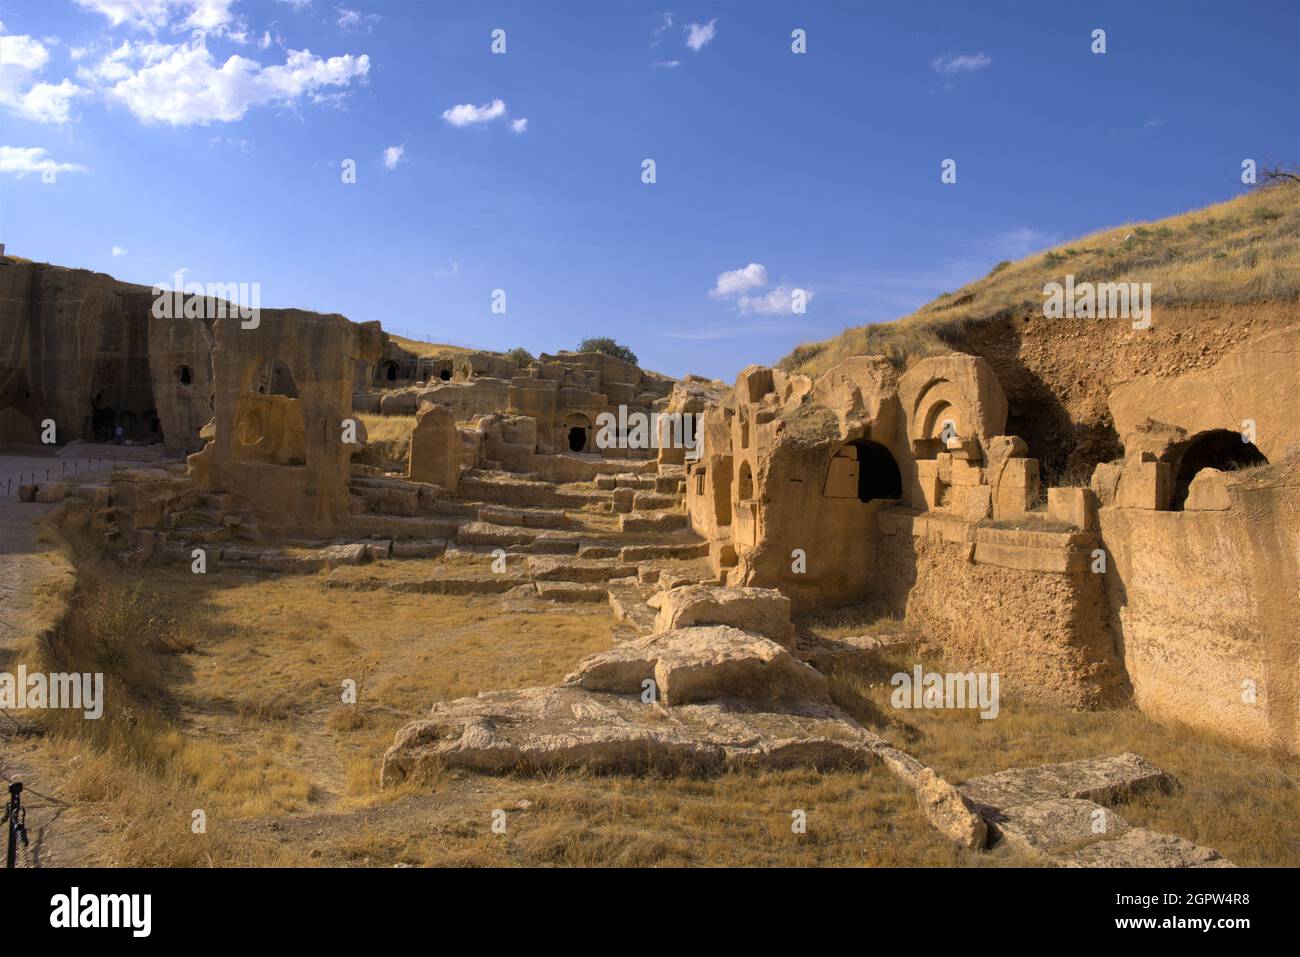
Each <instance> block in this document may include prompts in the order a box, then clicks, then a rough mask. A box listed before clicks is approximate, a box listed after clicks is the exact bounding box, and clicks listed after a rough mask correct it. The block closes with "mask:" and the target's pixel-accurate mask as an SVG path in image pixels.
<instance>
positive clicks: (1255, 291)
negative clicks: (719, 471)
mask: <svg viewBox="0 0 1300 957" xmlns="http://www.w3.org/2000/svg"><path fill="white" fill-rule="evenodd" d="M1067 274H1073V275H1074V277H1075V280H1076V282H1084V281H1090V282H1095V283H1096V282H1139V283H1146V282H1149V283H1151V289H1152V300H1153V302H1154V307H1155V309H1156V314H1157V317H1158V316H1159V310H1160V309H1161V308H1162V307H1166V306H1169V305H1174V304H1187V303H1251V302H1268V301H1278V300H1292V299H1295V298H1297V297H1298V296H1300V183H1297V182H1295V181H1289V180H1287V181H1278V182H1275V183H1274V184H1272V185H1270V186H1266V187H1261V188H1259V189H1256V190H1253V191H1252V192H1249V193H1246V194H1245V195H1243V196H1239V197H1237V198H1235V199H1232V200H1229V201H1227V202H1223V203H1218V204H1216V205H1214V206H1208V207H1206V208H1204V209H1199V210H1195V211H1192V212H1188V213H1184V214H1182V215H1180V216H1173V217H1170V218H1168V219H1162V220H1158V221H1156V222H1151V223H1128V224H1125V225H1122V226H1116V227H1114V228H1112V229H1106V230H1102V231H1101V232H1097V233H1093V234H1092V235H1090V236H1085V237H1083V238H1082V239H1077V240H1074V241H1072V242H1069V243H1065V244H1062V245H1059V246H1056V247H1053V248H1052V249H1049V250H1046V251H1045V252H1042V253H1037V254H1035V255H1032V256H1027V257H1025V258H1024V259H1022V260H1020V261H1019V262H1014V263H1013V262H1001V263H998V265H996V266H995V267H994V268H993V269H992V270H991V271H990V272H989V274H988V275H987V276H985V277H983V278H982V279H977V280H976V281H974V282H972V283H970V284H968V285H966V286H963V287H962V288H961V289H959V290H957V291H956V292H952V293H944V294H943V295H941V296H939V297H938V298H937V299H935V300H934V301H933V302H930V303H928V304H926V305H925V306H922V307H921V308H920V309H918V310H917V311H916V312H914V313H912V314H911V315H909V316H905V317H903V318H901V319H898V320H896V321H894V322H889V323H879V324H876V325H869V326H859V327H856V328H852V329H846V330H845V331H844V332H842V333H841V334H840V335H839V336H837V337H835V338H833V339H828V340H825V341H822V342H814V343H805V344H803V345H800V346H797V347H796V348H795V349H794V351H793V352H791V353H790V355H788V356H786V357H785V358H784V359H782V360H781V362H780V367H781V368H783V369H786V370H788V371H796V372H805V373H811V374H817V373H820V372H823V371H825V370H826V369H828V368H830V367H831V366H833V365H834V364H835V363H837V362H839V361H840V360H842V359H845V358H848V357H849V356H854V355H872V354H878V355H885V356H888V357H889V358H890V359H891V360H892V361H893V362H894V363H895V364H897V365H899V366H900V367H903V366H906V365H907V363H908V360H909V359H912V358H922V357H924V356H927V355H934V354H937V353H943V352H949V351H952V349H953V346H952V340H953V339H954V337H957V336H960V335H962V334H964V333H965V332H967V331H968V328H969V327H970V326H971V325H972V324H976V323H981V322H988V321H996V320H1006V319H1009V318H1013V317H1017V316H1025V315H1028V314H1037V315H1041V311H1042V305H1043V286H1044V284H1046V283H1049V282H1063V281H1064V277H1065V276H1066V275H1067Z"/></svg>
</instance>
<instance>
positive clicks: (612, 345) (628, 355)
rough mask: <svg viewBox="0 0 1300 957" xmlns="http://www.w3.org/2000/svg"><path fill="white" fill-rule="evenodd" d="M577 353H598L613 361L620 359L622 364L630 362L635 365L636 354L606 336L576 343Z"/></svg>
mask: <svg viewBox="0 0 1300 957" xmlns="http://www.w3.org/2000/svg"><path fill="white" fill-rule="evenodd" d="M578 351H579V352H599V353H600V354H601V355H606V356H613V357H614V358H615V359H622V360H623V361H624V362H630V363H632V365H636V353H635V352H633V351H632V350H631V349H629V348H628V347H627V346H621V345H619V344H618V343H617V342H615V341H614V340H613V339H611V338H609V337H608V336H599V337H597V338H592V339H583V340H582V342H580V343H578Z"/></svg>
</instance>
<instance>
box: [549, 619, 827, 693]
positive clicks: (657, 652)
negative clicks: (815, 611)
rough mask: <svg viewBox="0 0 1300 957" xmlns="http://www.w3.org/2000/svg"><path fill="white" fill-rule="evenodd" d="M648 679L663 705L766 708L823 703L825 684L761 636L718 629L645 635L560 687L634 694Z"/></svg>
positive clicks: (588, 664)
mask: <svg viewBox="0 0 1300 957" xmlns="http://www.w3.org/2000/svg"><path fill="white" fill-rule="evenodd" d="M647 679H653V680H654V682H655V685H656V688H657V690H658V694H659V696H660V698H661V700H662V701H663V702H664V704H667V705H672V706H674V707H675V706H677V705H680V704H690V703H693V702H699V701H714V700H719V699H729V700H738V701H744V702H746V703H748V704H752V705H757V706H763V707H768V708H776V707H785V708H799V707H801V706H804V705H807V704H811V703H826V702H829V701H830V694H829V691H828V690H827V685H826V679H825V678H824V677H823V676H822V675H821V674H820V673H819V672H817V671H815V670H813V669H812V668H811V667H809V666H808V665H806V664H804V663H803V662H801V661H798V660H797V659H795V658H794V657H793V656H792V655H791V654H790V653H789V651H787V650H786V649H785V648H783V647H781V646H780V645H779V644H777V643H776V642H774V641H772V640H770V639H768V638H764V637H763V636H761V635H756V634H751V633H749V632H745V631H741V630H740V629H737V628H731V627H728V626H725V625H721V626H720V625H715V626H712V627H696V628H679V629H676V630H673V631H668V632H664V633H661V634H654V635H649V636H647V637H645V638H640V639H637V640H636V641H630V642H624V643H623V644H621V645H619V646H617V647H615V648H612V649H610V650H609V651H605V652H601V653H599V654H596V655H592V656H591V657H589V658H587V659H585V660H584V661H582V662H581V663H580V664H579V665H578V669H577V671H575V672H574V673H573V674H571V675H569V676H568V677H567V678H566V679H565V682H566V683H567V684H572V685H576V686H578V687H582V688H586V689H588V690H591V691H605V692H609V693H614V694H640V693H641V692H642V691H643V690H644V687H643V682H644V681H646V680H647Z"/></svg>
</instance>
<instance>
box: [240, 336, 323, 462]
mask: <svg viewBox="0 0 1300 957" xmlns="http://www.w3.org/2000/svg"><path fill="white" fill-rule="evenodd" d="M234 437H235V452H236V456H237V457H238V458H241V459H248V460H255V461H262V462H273V463H275V464H277V465H292V466H305V465H306V464H307V438H306V428H305V423H304V418H303V411H302V400H301V399H299V398H298V386H297V383H296V382H295V381H294V378H293V370H292V369H291V368H290V367H289V366H288V365H287V364H286V363H284V362H282V361H280V360H278V359H257V360H255V361H253V362H251V363H249V366H248V368H247V369H246V370H245V372H244V380H243V388H242V389H241V390H240V394H239V404H238V407H237V409H236V412H235V429H234Z"/></svg>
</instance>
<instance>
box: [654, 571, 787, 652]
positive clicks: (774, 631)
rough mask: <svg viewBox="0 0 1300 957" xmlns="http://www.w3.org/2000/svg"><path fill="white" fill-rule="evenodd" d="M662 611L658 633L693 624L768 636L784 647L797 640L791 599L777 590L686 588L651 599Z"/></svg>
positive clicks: (657, 621) (657, 620) (703, 586)
mask: <svg viewBox="0 0 1300 957" xmlns="http://www.w3.org/2000/svg"><path fill="white" fill-rule="evenodd" d="M650 605H651V607H653V608H657V609H659V617H658V619H656V621H655V630H657V631H671V630H672V629H674V628H684V627H687V626H689V625H731V626H733V627H735V628H740V629H742V630H744V631H752V632H756V633H758V634H760V635H766V636H767V637H768V638H771V639H773V640H774V641H777V642H779V643H781V644H783V645H787V646H788V645H790V644H791V643H792V642H793V641H794V625H793V624H791V622H790V599H788V598H786V597H785V595H783V594H781V592H779V591H777V590H776V589H775V588H722V587H718V586H713V585H686V586H684V587H682V588H674V589H672V590H671V591H666V592H661V593H660V594H658V595H656V596H655V597H654V598H652V599H651V600H650Z"/></svg>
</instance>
